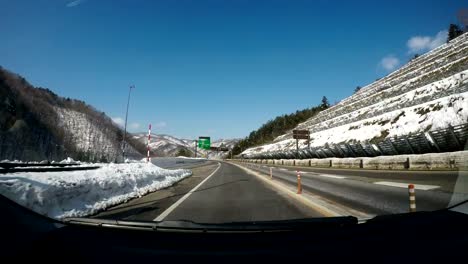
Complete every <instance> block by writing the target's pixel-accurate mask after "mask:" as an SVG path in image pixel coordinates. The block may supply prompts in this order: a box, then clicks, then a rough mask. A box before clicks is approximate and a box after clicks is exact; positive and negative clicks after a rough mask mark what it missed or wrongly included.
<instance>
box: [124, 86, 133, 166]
mask: <svg viewBox="0 0 468 264" xmlns="http://www.w3.org/2000/svg"><path fill="white" fill-rule="evenodd" d="M132 89H135V85H130V88H129V90H128V99H127V111H126V112H125V126H124V136H123V139H122V159H123V162H125V148H126V142H125V138H126V137H127V118H128V106H129V105H130V93H131V92H132Z"/></svg>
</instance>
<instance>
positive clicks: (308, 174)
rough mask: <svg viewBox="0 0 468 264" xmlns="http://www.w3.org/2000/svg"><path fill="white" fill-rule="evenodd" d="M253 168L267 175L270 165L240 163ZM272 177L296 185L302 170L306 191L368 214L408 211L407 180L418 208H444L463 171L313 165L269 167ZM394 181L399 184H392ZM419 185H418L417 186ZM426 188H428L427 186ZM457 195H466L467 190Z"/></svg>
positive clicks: (459, 196)
mask: <svg viewBox="0 0 468 264" xmlns="http://www.w3.org/2000/svg"><path fill="white" fill-rule="evenodd" d="M242 166H246V167H248V168H250V169H252V170H254V171H258V172H261V173H262V174H264V175H269V173H270V167H271V166H266V165H257V164H242ZM272 168H273V171H272V172H273V178H274V179H276V180H279V181H281V182H284V183H286V184H290V185H297V172H296V171H297V170H300V171H301V178H302V187H303V189H304V190H305V191H309V192H311V193H313V194H316V195H319V196H321V197H324V198H326V199H328V200H331V201H333V202H335V203H338V204H340V205H344V206H346V207H349V208H352V209H355V210H359V211H361V212H365V213H367V214H370V215H380V214H394V213H405V212H408V206H409V202H408V190H407V188H406V186H407V184H409V183H415V184H416V187H417V189H416V204H417V210H418V211H426V210H437V209H442V208H446V207H447V206H448V205H449V203H450V201H451V198H452V195H453V192H452V190H453V187H454V185H455V183H456V182H457V178H458V177H467V175H466V172H461V173H459V172H411V171H400V172H396V171H394V172H388V171H384V172H379V171H363V170H361V171H356V170H327V169H314V168H307V169H305V168H297V167H296V168H294V167H289V168H286V167H282V168H281V167H272ZM394 183H397V185H399V186H391V185H393V184H394ZM418 187H421V188H419V189H418ZM427 188H429V189H427ZM456 195H457V198H458V199H460V200H462V199H468V196H466V194H456Z"/></svg>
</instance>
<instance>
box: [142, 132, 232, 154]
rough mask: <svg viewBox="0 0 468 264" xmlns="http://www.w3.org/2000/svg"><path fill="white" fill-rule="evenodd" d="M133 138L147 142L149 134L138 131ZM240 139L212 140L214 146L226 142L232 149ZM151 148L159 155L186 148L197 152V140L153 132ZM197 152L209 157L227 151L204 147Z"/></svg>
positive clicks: (226, 145)
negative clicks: (216, 150) (207, 149)
mask: <svg viewBox="0 0 468 264" xmlns="http://www.w3.org/2000/svg"><path fill="white" fill-rule="evenodd" d="M133 138H135V139H138V140H139V141H140V142H142V143H144V144H145V145H146V144H147V140H148V134H147V133H137V134H134V135H133ZM238 141H239V139H218V140H214V141H212V142H211V145H212V146H213V147H217V146H220V145H221V144H224V146H225V147H227V148H228V149H231V148H233V147H234V145H235V144H236V143H237V142H238ZM149 146H150V149H151V151H153V152H154V153H156V155H159V156H164V157H167V156H174V155H176V154H177V152H178V151H179V150H180V149H182V148H185V149H187V150H188V151H189V152H190V153H192V154H194V153H195V140H191V139H179V138H176V137H174V136H170V135H165V134H154V133H152V134H151V142H150V145H149ZM197 154H198V155H199V156H203V157H207V158H220V157H223V156H224V155H226V154H227V152H219V153H216V152H212V151H206V150H203V149H197Z"/></svg>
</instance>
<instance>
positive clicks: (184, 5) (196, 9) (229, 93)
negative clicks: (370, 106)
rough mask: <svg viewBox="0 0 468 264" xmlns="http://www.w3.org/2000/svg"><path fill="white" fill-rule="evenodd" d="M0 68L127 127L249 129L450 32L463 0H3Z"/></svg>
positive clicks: (367, 76) (385, 69)
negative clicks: (83, 103)
mask: <svg viewBox="0 0 468 264" xmlns="http://www.w3.org/2000/svg"><path fill="white" fill-rule="evenodd" d="M0 6H2V9H3V12H2V16H1V18H0V32H1V34H2V41H0V65H1V66H2V67H5V68H7V69H9V70H11V71H13V72H16V73H18V74H20V75H22V76H24V77H25V78H26V79H27V80H29V81H30V82H31V83H32V84H33V85H35V86H41V87H47V88H49V89H51V90H53V91H55V92H56V93H57V94H59V95H61V96H65V97H71V98H77V99H81V100H84V101H86V102H87V103H89V104H91V105H93V106H94V107H96V108H97V109H99V110H101V111H104V112H105V113H106V114H108V115H109V116H111V117H112V118H116V120H117V121H118V120H120V119H122V118H124V115H125V104H126V100H127V94H128V87H129V85H131V84H134V85H135V86H136V89H135V90H134V91H132V98H131V104H130V112H129V124H130V125H129V127H130V130H131V131H134V132H135V131H145V130H146V129H147V125H148V123H152V124H153V127H154V132H156V133H167V134H171V135H175V136H178V137H184V138H195V137H197V136H201V135H208V136H211V137H212V138H232V137H244V136H246V135H248V133H249V132H250V131H252V130H254V129H256V128H258V127H259V126H260V125H261V124H263V123H265V122H266V121H268V120H269V119H271V118H273V117H275V116H277V115H281V114H285V113H290V112H294V111H296V110H299V109H303V108H306V107H310V106H313V105H317V104H318V103H319V102H320V99H321V97H322V96H323V95H325V96H327V97H328V98H329V100H330V102H332V103H333V102H335V101H339V100H341V99H343V98H345V97H347V96H349V95H351V94H352V92H353V90H354V88H355V87H356V86H358V85H360V86H364V85H366V84H369V83H370V82H372V81H374V80H375V79H377V78H379V77H382V76H384V75H386V74H388V73H389V72H391V71H392V70H393V69H395V68H397V67H398V66H401V65H402V64H404V63H406V62H407V61H408V59H409V58H410V57H412V56H413V54H414V53H424V52H426V51H427V50H430V49H432V48H434V47H436V46H438V45H440V44H441V43H443V41H445V32H444V30H446V29H447V28H448V25H449V23H455V22H457V20H456V12H457V10H459V9H460V8H462V7H463V6H462V1H446V0H445V1H387V2H385V3H383V2H382V1H354V2H353V3H350V1H336V2H332V1H287V0H284V1H275V0H269V1H266V0H265V1H247V0H236V1H234V0H233V1H221V0H211V1H204V0H187V1H183V0H173V1H169V0H168V1H143V0H134V1H130V0H129V1H111V0H108V1H105V0H99V1H98V0H76V1H67V0H30V1H24V0H10V1H5V0H0Z"/></svg>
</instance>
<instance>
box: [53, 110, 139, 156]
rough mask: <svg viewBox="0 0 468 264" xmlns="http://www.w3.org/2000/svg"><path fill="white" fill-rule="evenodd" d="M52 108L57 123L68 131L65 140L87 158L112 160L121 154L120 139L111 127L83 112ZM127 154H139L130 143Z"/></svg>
mask: <svg viewBox="0 0 468 264" xmlns="http://www.w3.org/2000/svg"><path fill="white" fill-rule="evenodd" d="M54 109H55V110H56V112H57V115H58V117H59V118H58V122H59V123H58V125H59V126H62V127H64V130H65V131H69V134H68V135H67V140H68V141H71V142H73V143H74V145H75V147H76V150H77V151H78V152H81V153H86V155H90V157H88V158H90V159H91V160H103V159H105V160H109V161H113V160H115V159H116V158H117V157H118V156H119V155H121V150H120V140H119V139H118V138H117V136H116V134H115V133H112V131H111V129H112V127H106V126H102V125H100V123H99V122H93V121H92V120H90V117H89V116H87V115H86V114H84V113H80V112H77V111H74V110H69V109H65V108H61V107H54ZM127 154H128V156H136V157H140V156H141V154H139V153H138V152H137V151H136V150H135V149H134V148H133V147H132V146H130V145H129V146H128V147H127ZM77 158H78V159H80V158H79V157H77Z"/></svg>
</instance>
